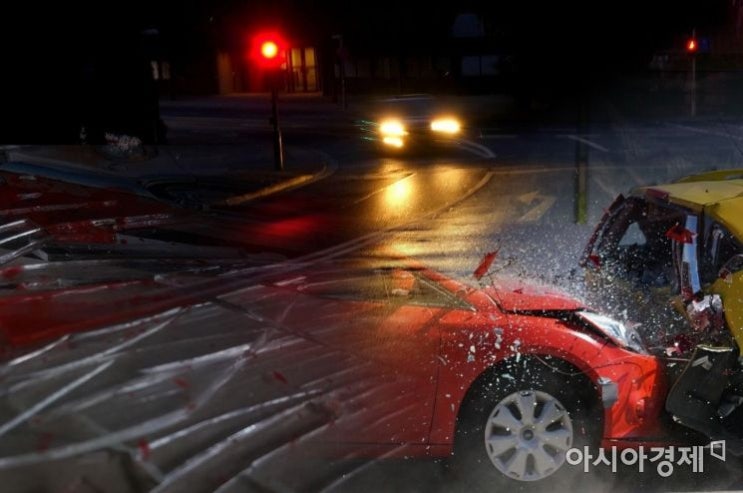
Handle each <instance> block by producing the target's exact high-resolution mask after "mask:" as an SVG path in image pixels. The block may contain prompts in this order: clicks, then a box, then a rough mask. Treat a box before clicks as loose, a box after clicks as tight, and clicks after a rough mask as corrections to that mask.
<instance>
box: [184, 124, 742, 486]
mask: <svg viewBox="0 0 743 493" xmlns="http://www.w3.org/2000/svg"><path fill="white" fill-rule="evenodd" d="M207 113H208V112H207ZM191 117H194V118H197V119H198V118H199V116H198V114H197V115H196V116H193V115H191ZM203 117H204V118H207V119H208V118H210V116H209V115H208V114H204V115H203ZM286 120H288V121H291V115H289V116H288V117H287V118H286ZM741 123H743V122H738V121H736V120H735V119H730V118H728V119H719V118H698V119H685V120H679V119H676V120H674V121H633V122H627V121H623V120H622V118H621V117H617V118H616V119H615V120H614V121H609V122H607V121H604V122H602V123H600V124H594V125H591V126H589V127H582V128H581V129H580V130H579V129H577V128H576V127H575V126H571V125H564V124H562V125H559V124H555V125H549V126H548V125H544V126H538V125H537V126H534V127H532V128H529V129H522V130H519V131H513V130H512V129H508V128H499V127H498V126H497V125H494V126H493V127H491V128H479V129H473V130H472V132H471V133H470V134H469V135H468V137H469V138H470V139H471V140H472V141H473V142H476V143H477V144H478V145H479V146H484V147H485V148H487V149H489V150H490V151H492V153H494V154H495V157H494V158H492V157H490V158H487V157H484V156H483V154H482V153H481V152H472V148H471V147H466V146H456V145H455V146H450V147H447V148H443V149H442V148H437V149H436V150H434V151H431V150H429V151H428V152H425V153H423V154H411V155H399V156H395V155H393V156H389V155H382V154H379V153H378V152H377V150H376V149H375V148H374V147H373V146H371V145H370V144H369V143H368V142H365V141H362V140H361V139H360V138H359V136H358V135H356V134H354V132H353V130H352V129H344V130H342V131H338V130H337V127H334V128H333V129H330V130H327V131H318V129H317V128H315V129H312V128H308V127H307V126H303V125H295V126H292V125H291V124H289V125H288V127H287V130H286V131H285V141H286V142H292V143H293V145H299V146H306V147H312V148H314V149H317V150H319V151H322V152H323V153H325V154H326V155H328V156H330V157H331V158H332V159H333V160H334V161H335V163H336V169H335V172H334V173H333V174H332V175H331V176H329V177H327V178H326V179H324V180H321V181H319V182H316V183H313V184H311V185H309V186H306V187H303V188H301V189H298V190H294V191H290V192H287V193H283V194H280V195H276V196H272V197H269V198H266V199H262V200H259V201H257V202H254V203H251V204H248V205H246V206H244V207H241V208H240V209H239V210H238V211H237V212H238V213H239V214H242V215H244V217H245V218H247V219H249V220H250V222H252V223H253V224H254V225H255V227H254V228H253V229H252V230H251V231H250V232H249V233H248V234H249V235H250V237H251V238H252V241H253V242H254V244H255V247H256V250H265V251H278V252H281V253H283V254H285V255H287V256H290V257H303V256H307V255H313V258H322V257H323V256H334V255H337V254H338V253H339V252H344V251H354V250H357V249H359V248H362V247H363V246H364V245H367V244H373V243H383V244H385V245H388V246H392V247H394V248H396V249H397V250H399V251H401V252H403V253H405V254H408V255H411V256H413V257H414V258H416V259H418V260H421V261H423V262H424V263H426V264H428V265H430V266H431V267H433V268H435V269H437V270H440V271H443V272H444V273H447V274H450V275H453V276H457V277H463V278H466V277H469V276H470V273H471V272H472V269H474V267H475V266H476V265H477V262H478V260H479V258H480V257H481V256H482V254H484V253H485V252H488V251H491V250H493V249H495V248H500V252H501V253H500V254H499V262H502V265H501V266H500V268H502V269H503V270H505V271H507V272H510V273H516V274H518V275H521V276H524V277H531V278H536V279H540V280H546V281H549V282H551V283H555V284H557V285H559V286H560V287H562V288H564V289H566V290H568V291H570V292H573V293H575V294H578V295H579V294H580V292H581V285H580V276H579V275H578V274H577V270H578V265H577V261H578V257H579V255H580V253H581V250H582V247H583V245H584V244H585V242H586V240H587V238H588V236H589V235H590V233H591V231H592V227H593V225H594V224H595V223H596V221H598V219H599V218H600V216H601V214H602V212H603V209H604V208H605V207H607V206H608V205H609V203H610V201H611V200H612V199H613V198H614V197H615V196H616V195H617V194H618V193H620V192H626V191H627V190H628V189H629V188H631V187H634V186H638V185H647V184H652V183H660V182H665V181H669V180H674V179H677V178H680V177H682V176H685V175H688V174H691V173H695V172H700V171H705V170H710V169H722V168H732V167H741V166H743V152H742V151H741V145H742V144H743V126H742V125H741ZM228 127H229V125H228ZM179 131H180V132H183V133H182V134H181V135H182V136H183V137H184V138H187V136H188V128H182V129H181V130H179ZM209 132H214V136H215V138H216V137H219V138H224V139H226V140H228V141H229V140H230V139H233V138H238V139H251V138H253V139H262V138H265V137H266V134H265V133H262V132H258V133H256V132H255V131H252V130H250V129H247V128H246V127H245V126H243V127H241V128H232V129H230V128H227V129H225V128H224V127H219V128H216V129H213V130H209V125H203V126H201V127H199V132H198V133H199V138H202V139H203V138H206V139H208V138H209V135H210V133H209ZM225 132H226V133H225ZM577 163H581V164H584V165H585V166H586V168H585V170H586V171H585V186H584V187H581V186H580V185H579V180H578V168H577ZM582 204H584V205H582ZM740 476H741V473H740V468H739V466H738V464H735V463H733V464H716V465H711V467H710V469H709V470H708V471H707V472H705V473H698V474H692V473H691V472H689V471H679V472H678V473H677V474H675V475H673V476H672V477H670V478H667V479H663V478H660V477H658V476H656V475H654V474H653V472H652V471H651V472H646V473H644V474H639V473H637V472H635V471H633V470H626V471H623V472H622V473H621V474H616V475H611V474H609V475H605V476H602V477H601V478H600V479H597V478H595V477H590V478H586V480H585V484H581V485H580V486H579V487H577V489H578V490H581V489H582V488H585V490H586V491H612V492H625V491H692V490H725V489H736V488H737V487H739V485H740ZM382 485H383V486H382ZM554 486H555V485H550V489H553V488H554ZM571 487H572V488H573V489H576V486H575V485H573V486H571ZM380 489H384V490H385V491H427V492H428V491H465V490H467V491H470V487H469V486H468V484H467V481H466V478H450V477H449V476H447V475H446V474H444V473H443V472H442V468H441V467H440V465H439V464H435V463H433V462H432V461H424V460H408V461H403V460H396V461H378V462H374V463H370V464H365V465H363V466H361V467H359V468H355V469H354V468H352V469H351V472H350V473H348V474H347V475H344V476H343V477H339V478H338V482H337V483H336V486H335V487H334V490H333V491H380Z"/></svg>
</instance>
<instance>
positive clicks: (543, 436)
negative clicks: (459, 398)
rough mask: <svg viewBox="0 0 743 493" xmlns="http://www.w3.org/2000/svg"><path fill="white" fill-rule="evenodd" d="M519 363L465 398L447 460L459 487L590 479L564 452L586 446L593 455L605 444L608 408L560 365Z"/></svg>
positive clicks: (528, 486) (568, 483) (564, 485)
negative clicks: (605, 412)
mask: <svg viewBox="0 0 743 493" xmlns="http://www.w3.org/2000/svg"><path fill="white" fill-rule="evenodd" d="M522 363H525V364H511V365H509V366H506V367H500V368H498V369H497V370H495V371H492V372H490V373H489V374H487V375H484V378H481V379H480V380H479V381H478V382H477V383H476V384H475V386H474V387H473V388H472V389H471V390H470V392H469V393H468V395H467V398H466V400H465V402H463V405H462V409H461V410H460V414H459V419H458V423H457V433H456V437H455V444H454V455H453V458H452V460H451V461H450V462H449V468H450V472H451V473H452V475H453V479H455V480H456V481H457V483H458V484H460V485H461V486H467V487H469V489H472V490H474V491H480V490H483V491H485V490H487V491H496V490H497V489H496V488H495V486H496V485H497V486H499V487H501V488H504V489H505V488H509V489H515V490H518V491H535V490H544V489H545V487H547V488H548V489H552V490H555V489H556V490H559V491H563V490H567V489H569V488H574V487H575V485H576V484H577V483H578V482H579V481H581V480H582V481H585V480H586V479H587V477H586V474H585V473H584V472H583V468H582V467H579V466H571V465H569V464H568V463H567V462H566V460H565V453H566V452H567V450H568V449H570V448H581V449H582V447H584V446H589V447H591V449H592V450H593V451H594V453H595V451H596V450H597V448H598V447H599V446H600V441H601V437H602V433H603V408H602V407H601V405H600V401H599V399H598V398H597V396H598V393H597V391H596V389H595V387H594V386H593V385H592V384H591V383H590V381H589V380H588V378H586V377H585V376H584V375H583V374H581V373H579V372H577V371H576V370H575V368H573V367H572V366H570V365H567V364H562V363H561V362H560V363H558V364H556V365H555V366H554V367H552V368H549V367H547V366H546V365H545V364H542V363H540V362H526V361H522ZM529 408H531V409H532V412H531V414H530V415H529V412H528V411H529ZM510 426H512V427H513V428H518V430H515V429H513V428H511V427H510ZM486 436H488V437H490V440H486ZM584 484H585V483H584ZM497 491H500V490H497Z"/></svg>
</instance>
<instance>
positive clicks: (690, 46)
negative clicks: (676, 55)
mask: <svg viewBox="0 0 743 493" xmlns="http://www.w3.org/2000/svg"><path fill="white" fill-rule="evenodd" d="M686 51H688V52H689V53H694V52H695V51H697V40H696V39H694V38H690V39H689V41H687V42H686Z"/></svg>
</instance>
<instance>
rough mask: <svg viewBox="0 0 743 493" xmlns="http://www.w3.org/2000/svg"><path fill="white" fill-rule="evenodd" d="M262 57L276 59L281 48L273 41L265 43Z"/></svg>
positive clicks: (262, 47)
mask: <svg viewBox="0 0 743 493" xmlns="http://www.w3.org/2000/svg"><path fill="white" fill-rule="evenodd" d="M261 55H263V58H269V59H270V58H276V57H277V56H278V55H279V46H278V45H277V44H276V43H274V42H273V41H265V42H264V43H263V44H262V45H261Z"/></svg>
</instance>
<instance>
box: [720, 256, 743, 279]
mask: <svg viewBox="0 0 743 493" xmlns="http://www.w3.org/2000/svg"><path fill="white" fill-rule="evenodd" d="M741 270H743V253H739V254H737V255H733V256H732V257H730V258H729V259H728V261H727V262H725V264H724V265H723V266H722V267H721V268H720V272H718V274H717V275H718V277H719V278H720V279H727V277H728V276H730V275H731V274H735V273H736V272H738V271H741Z"/></svg>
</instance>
